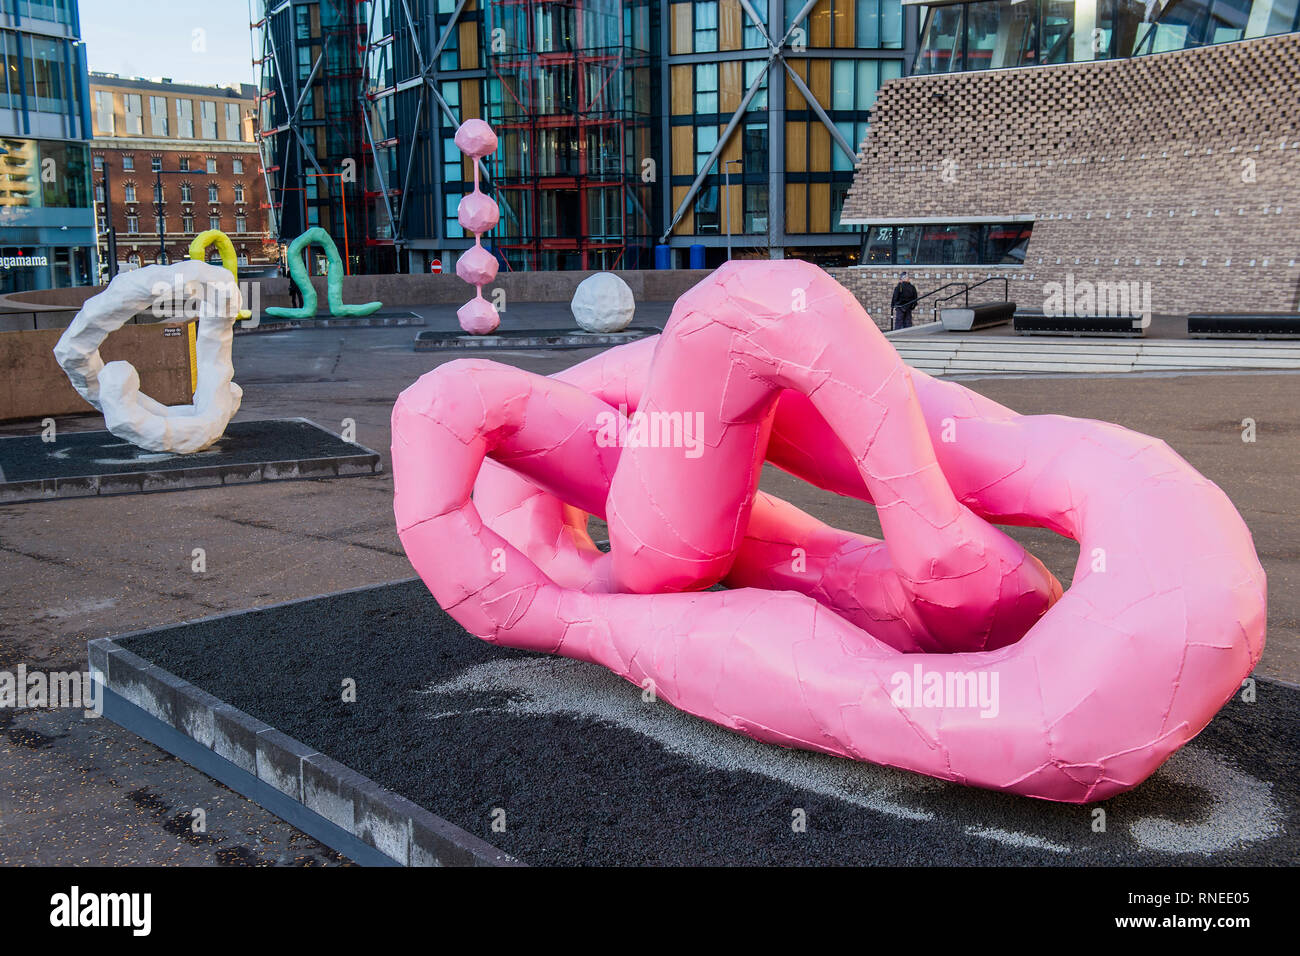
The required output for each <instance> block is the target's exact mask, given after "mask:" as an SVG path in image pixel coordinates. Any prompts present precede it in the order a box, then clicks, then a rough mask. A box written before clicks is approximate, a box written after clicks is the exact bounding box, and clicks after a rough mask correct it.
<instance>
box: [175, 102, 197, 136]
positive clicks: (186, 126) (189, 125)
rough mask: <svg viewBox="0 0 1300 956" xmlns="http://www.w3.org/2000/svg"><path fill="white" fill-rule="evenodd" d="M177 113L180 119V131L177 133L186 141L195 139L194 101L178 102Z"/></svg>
mask: <svg viewBox="0 0 1300 956" xmlns="http://www.w3.org/2000/svg"><path fill="white" fill-rule="evenodd" d="M176 113H177V115H178V116H179V117H180V129H179V130H177V132H178V133H179V134H180V135H181V136H182V137H184V138H185V139H193V138H194V101H193V100H177V101H176Z"/></svg>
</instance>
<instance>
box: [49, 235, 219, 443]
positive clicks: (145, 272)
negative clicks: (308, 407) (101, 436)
mask: <svg viewBox="0 0 1300 956" xmlns="http://www.w3.org/2000/svg"><path fill="white" fill-rule="evenodd" d="M162 301H170V302H171V303H172V307H173V308H176V309H181V308H183V307H185V306H186V305H187V304H193V303H195V302H197V311H198V319H199V327H198V337H197V342H196V345H195V354H196V362H197V367H198V384H197V387H196V388H195V390H194V403H193V404H192V405H174V406H167V405H162V404H160V403H159V402H157V401H155V400H154V399H152V398H150V397H149V396H148V395H145V394H143V393H141V391H140V375H139V373H138V372H137V371H136V370H135V366H133V365H132V364H131V363H130V362H124V361H116V362H109V363H108V364H107V365H105V364H104V360H103V359H102V358H100V355H99V346H100V343H101V342H103V341H104V338H105V337H106V336H107V335H108V334H109V333H110V332H112V331H113V330H114V329H117V328H119V327H120V326H121V325H123V323H125V322H126V321H127V320H128V319H129V318H131V316H133V315H135V314H136V313H137V312H141V311H144V310H145V309H148V308H150V307H152V306H153V305H154V304H155V303H158V302H162ZM241 304H242V303H241V301H240V295H239V287H238V285H237V284H236V283H235V281H234V280H233V279H232V277H231V275H230V273H229V272H228V271H227V270H225V269H223V268H221V267H220V266H214V265H209V264H208V263H206V262H195V261H193V260H190V259H186V260H184V261H182V262H177V263H175V264H174V265H155V266H146V267H145V268H143V269H135V270H132V271H130V272H122V273H119V274H118V276H117V277H116V278H115V279H113V281H112V282H110V283H109V285H108V288H107V289H105V290H104V291H103V292H101V293H99V295H96V296H93V297H91V298H90V299H88V300H86V304H85V305H84V306H82V308H81V311H80V312H78V313H77V315H76V318H74V319H73V320H72V324H71V325H69V326H68V328H67V330H66V331H65V332H64V333H63V336H62V337H61V338H60V339H59V343H58V345H56V346H55V347H54V357H55V358H56V359H57V360H58V363H59V365H60V366H61V367H62V368H63V371H64V372H66V373H67V376H68V380H69V381H71V382H72V386H73V388H75V389H76V390H77V392H78V393H79V394H80V395H81V397H82V398H84V399H85V400H86V401H88V402H90V404H91V405H94V406H95V408H97V409H99V410H100V411H101V412H103V414H104V424H105V425H106V426H107V427H108V430H109V431H110V432H112V433H113V434H114V435H116V436H117V437H118V438H121V439H123V440H125V441H128V442H130V443H131V444H133V445H138V446H140V447H141V448H144V449H146V450H148V451H159V452H176V453H179V454H190V453H192V452H196V451H202V450H203V449H205V448H207V447H208V446H209V445H211V444H212V443H213V442H215V441H216V440H217V439H218V438H220V437H221V436H222V434H223V433H224V432H225V430H226V425H227V424H229V422H230V419H231V418H232V417H234V414H235V412H237V411H239V402H240V399H241V398H242V397H243V394H244V393H243V390H242V389H241V388H240V387H239V386H238V385H236V384H235V383H234V382H233V381H232V379H233V378H234V374H235V373H234V368H233V366H232V365H231V360H230V344H231V340H232V338H233V337H234V332H233V328H234V323H235V318H236V317H237V316H238V315H239V309H240V306H241Z"/></svg>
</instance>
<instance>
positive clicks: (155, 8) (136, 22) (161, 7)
mask: <svg viewBox="0 0 1300 956" xmlns="http://www.w3.org/2000/svg"><path fill="white" fill-rule="evenodd" d="M259 6H260V4H259ZM251 19H252V17H251V16H250V14H249V2H248V0H81V38H82V39H83V40H85V41H86V58H87V61H88V62H89V64H90V69H91V70H92V71H94V72H97V73H118V74H120V75H122V76H124V77H131V76H143V77H146V78H152V77H160V76H167V77H171V78H172V79H173V80H175V81H176V82H177V83H202V84H214V83H220V84H233V83H254V82H256V78H255V77H254V75H253V64H252V52H251V51H252V45H251V42H250V36H251V33H250V31H249V29H248V24H249V21H250V20H251ZM196 31H197V32H196Z"/></svg>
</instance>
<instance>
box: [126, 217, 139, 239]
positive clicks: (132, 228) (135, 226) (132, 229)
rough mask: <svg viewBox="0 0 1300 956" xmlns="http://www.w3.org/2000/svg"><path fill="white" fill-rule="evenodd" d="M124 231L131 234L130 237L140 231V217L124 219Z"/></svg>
mask: <svg viewBox="0 0 1300 956" xmlns="http://www.w3.org/2000/svg"><path fill="white" fill-rule="evenodd" d="M126 231H127V232H129V233H131V234H132V235H134V234H135V233H138V232H139V231H140V217H139V216H127V217H126Z"/></svg>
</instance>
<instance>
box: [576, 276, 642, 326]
mask: <svg viewBox="0 0 1300 956" xmlns="http://www.w3.org/2000/svg"><path fill="white" fill-rule="evenodd" d="M569 307H570V308H571V309H572V310H573V318H574V320H575V321H576V322H577V323H578V327H579V328H581V329H582V330H583V331H585V332H622V331H623V330H624V329H625V328H627V327H628V326H629V325H630V324H631V323H632V315H633V313H634V312H636V299H635V298H634V297H633V296H632V289H631V288H630V287H629V286H628V284H627V283H626V282H624V281H623V280H622V279H620V278H619V277H618V276H616V275H614V273H612V272H597V273H596V274H595V275H590V276H587V278H585V279H583V280H582V281H581V282H579V283H578V288H577V289H576V290H574V293H573V302H572V303H571V304H570V306H569Z"/></svg>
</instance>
